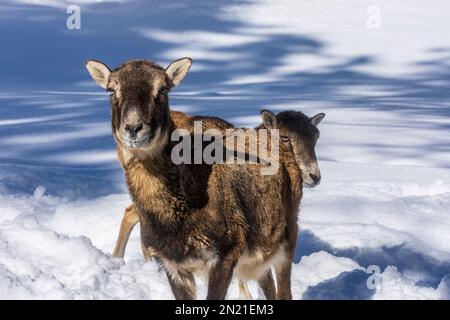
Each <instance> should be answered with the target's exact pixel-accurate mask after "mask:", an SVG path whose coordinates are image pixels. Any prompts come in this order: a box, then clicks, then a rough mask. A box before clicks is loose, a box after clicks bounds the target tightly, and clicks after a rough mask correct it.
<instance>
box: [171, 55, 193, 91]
mask: <svg viewBox="0 0 450 320" xmlns="http://www.w3.org/2000/svg"><path fill="white" fill-rule="evenodd" d="M191 65H192V59H191V58H181V59H178V60H175V61H173V62H172V63H171V64H170V65H169V66H168V67H167V69H166V73H167V75H168V76H169V79H170V80H172V84H173V86H177V85H179V84H180V83H181V81H183V79H184V77H185V76H186V74H187V73H188V71H189V69H190V67H191Z"/></svg>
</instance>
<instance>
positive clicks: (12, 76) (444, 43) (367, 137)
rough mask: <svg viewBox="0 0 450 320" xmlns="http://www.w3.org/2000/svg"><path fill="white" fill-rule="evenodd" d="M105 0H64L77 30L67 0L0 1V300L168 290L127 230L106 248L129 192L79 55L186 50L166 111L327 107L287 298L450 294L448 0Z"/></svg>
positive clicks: (153, 55)
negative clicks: (121, 250) (123, 249)
mask: <svg viewBox="0 0 450 320" xmlns="http://www.w3.org/2000/svg"><path fill="white" fill-rule="evenodd" d="M104 2H107V3H97V2H96V1H90V0H86V1H84V0H80V1H71V3H79V4H80V6H81V10H82V11H81V13H82V15H81V17H82V29H81V30H72V31H71V30H67V29H66V26H65V19H66V17H67V14H66V13H65V6H66V4H67V3H68V2H67V1H57V0H42V1H40V0H36V1H34V0H33V1H30V0H10V1H6V2H3V3H2V4H0V38H1V39H2V47H1V48H0V61H1V62H2V68H0V85H1V88H2V89H1V90H0V298H27V299H33V298H41V299H45V298H56V299H93V298H94V299H171V298H172V295H171V293H170V289H169V286H168V283H167V280H166V279H165V276H164V275H163V273H162V272H161V271H160V270H158V267H157V266H156V265H155V264H154V263H145V262H144V261H143V258H142V255H141V253H140V243H139V235H138V233H139V230H138V228H136V230H135V231H134V232H133V234H132V237H131V239H130V242H129V245H128V249H127V253H126V256H125V259H124V260H122V259H116V258H112V257H111V255H110V253H111V251H112V249H113V247H114V242H115V239H116V236H117V231H118V228H119V224H120V219H121V216H122V213H123V210H124V208H125V207H126V206H127V204H128V203H129V201H130V200H129V196H128V195H127V193H126V190H125V187H124V182H123V178H122V172H121V169H120V167H119V165H118V163H117V160H116V155H115V148H114V142H113V139H112V136H111V132H110V111H109V109H108V108H109V105H108V99H107V96H106V95H105V94H104V93H102V92H101V90H100V88H98V87H96V86H95V84H94V82H93V81H92V80H91V79H90V78H89V76H88V74H87V73H86V72H85V70H84V67H83V61H84V60H86V59H88V58H96V59H100V60H103V61H105V62H107V63H108V64H110V65H111V66H117V65H118V64H119V63H121V62H122V61H124V60H126V59H128V58H132V57H133V58H137V57H144V58H149V59H153V60H156V61H157V62H160V63H163V64H166V63H168V62H169V61H170V60H172V59H175V58H179V57H182V56H190V57H192V58H193V59H194V65H193V67H192V69H191V72H190V74H189V75H188V77H187V78H186V80H185V81H184V83H183V84H182V85H181V86H180V87H179V88H176V89H175V90H174V92H173V93H172V94H171V105H172V107H173V109H177V110H182V111H186V112H190V113H193V114H208V115H214V116H220V117H223V118H225V119H226V120H229V121H231V122H233V123H234V124H236V125H239V126H253V125H255V124H257V123H258V122H259V110H260V109H261V108H268V109H271V110H274V111H279V110H284V109H299V110H302V111H304V112H305V113H307V114H310V115H312V114H315V113H317V112H325V113H326V114H327V115H326V118H325V120H324V121H323V122H322V123H321V124H320V127H321V138H320V140H319V144H318V147H317V153H318V157H319V165H320V166H321V171H322V183H321V185H320V186H318V187H317V188H315V189H307V190H305V194H304V198H303V200H302V207H301V210H300V223H299V226H300V230H301V231H300V233H299V237H298V239H299V242H298V249H297V254H296V257H295V264H294V268H293V280H292V287H293V293H294V297H295V298H296V299H330V298H331V299H333V298H343V299H396V298H397V299H449V298H450V217H449V215H450V210H449V209H450V171H449V168H450V135H449V128H450V43H448V39H447V38H448V37H446V35H447V33H448V31H449V29H450V22H448V17H447V15H446V12H448V10H449V9H450V4H449V3H448V2H447V1H445V0H433V1H426V2H425V1H419V0H414V1H398V0H396V1H394V0H392V1H388V0H372V1H356V0H340V1H338V0H322V1H319V0H317V1H287V0H286V1H268V0H260V1H229V2H222V1H206V0H205V1H186V2H174V1H171V2H170V4H169V3H165V2H162V1H139V0H134V1H133V0H129V1H126V0H124V1H114V0H113V1H104ZM39 4H40V5H39ZM377 13H379V14H380V20H379V22H380V23H379V25H377V24H376V23H375V26H376V27H377V28H375V29H373V27H374V24H373V23H374V22H373V19H374V16H373V15H374V14H375V15H377ZM368 19H369V22H368ZM375 20H376V19H375ZM378 27H379V28H378ZM374 270H379V271H380V274H379V275H378V274H377V272H375V273H374ZM371 285H373V286H371ZM251 290H252V292H253V294H254V296H256V297H258V296H259V297H261V295H260V293H259V292H258V291H257V288H256V286H255V284H251ZM199 291H200V297H203V296H204V295H205V284H204V282H203V281H202V280H200V279H199ZM237 296H238V292H237V286H236V284H235V283H233V284H232V286H231V289H230V292H229V298H236V297H237Z"/></svg>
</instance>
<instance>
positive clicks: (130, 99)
mask: <svg viewBox="0 0 450 320" xmlns="http://www.w3.org/2000/svg"><path fill="white" fill-rule="evenodd" d="M169 88H170V80H169V79H168V77H167V75H166V72H165V70H164V69H163V68H161V67H160V66H158V65H156V64H154V63H152V62H148V61H144V60H135V61H129V62H126V63H124V64H123V65H122V66H120V67H119V68H117V69H116V70H113V71H112V73H111V76H110V78H109V82H108V87H107V90H108V91H111V92H112V94H111V105H112V127H113V133H114V135H115V136H116V139H117V140H118V142H120V143H121V144H122V145H123V146H125V147H127V148H146V147H148V146H149V145H150V144H151V143H152V141H153V140H154V138H155V137H156V136H158V135H159V134H162V133H163V132H164V131H165V130H166V128H167V125H168V119H169V103H168V96H167V93H168V91H169Z"/></svg>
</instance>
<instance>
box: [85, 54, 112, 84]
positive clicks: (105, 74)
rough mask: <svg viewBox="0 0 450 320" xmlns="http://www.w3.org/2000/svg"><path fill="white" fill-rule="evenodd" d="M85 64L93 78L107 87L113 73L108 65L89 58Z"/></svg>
mask: <svg viewBox="0 0 450 320" xmlns="http://www.w3.org/2000/svg"><path fill="white" fill-rule="evenodd" d="M85 66H86V69H87V70H88V72H89V74H90V75H91V77H92V79H94V81H95V82H97V84H98V85H99V86H100V87H102V88H103V89H106V86H107V85H108V80H109V75H110V74H111V70H110V69H109V68H108V66H107V65H106V64H104V63H102V62H100V61H97V60H88V61H86V63H85Z"/></svg>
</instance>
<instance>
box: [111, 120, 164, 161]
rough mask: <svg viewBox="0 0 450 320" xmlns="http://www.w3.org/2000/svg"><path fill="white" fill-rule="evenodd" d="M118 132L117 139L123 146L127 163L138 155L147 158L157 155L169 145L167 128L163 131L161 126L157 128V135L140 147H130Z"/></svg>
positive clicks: (123, 155) (123, 153)
mask: <svg viewBox="0 0 450 320" xmlns="http://www.w3.org/2000/svg"><path fill="white" fill-rule="evenodd" d="M118 133H119V132H118V131H116V139H117V140H118V143H119V144H120V146H121V149H122V159H123V161H124V162H125V164H127V163H128V162H129V161H130V159H132V158H133V157H137V158H139V159H146V158H148V157H150V158H152V157H155V156H157V155H158V154H160V153H161V151H162V149H163V148H164V146H166V145H167V143H168V139H169V138H168V134H167V130H164V132H162V131H161V128H160V127H159V128H158V129H156V131H155V136H154V137H153V139H151V140H150V142H149V143H148V144H147V145H146V146H144V147H139V148H129V147H128V146H126V145H125V144H124V143H123V141H122V140H121V139H120V136H118Z"/></svg>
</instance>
